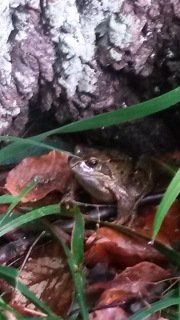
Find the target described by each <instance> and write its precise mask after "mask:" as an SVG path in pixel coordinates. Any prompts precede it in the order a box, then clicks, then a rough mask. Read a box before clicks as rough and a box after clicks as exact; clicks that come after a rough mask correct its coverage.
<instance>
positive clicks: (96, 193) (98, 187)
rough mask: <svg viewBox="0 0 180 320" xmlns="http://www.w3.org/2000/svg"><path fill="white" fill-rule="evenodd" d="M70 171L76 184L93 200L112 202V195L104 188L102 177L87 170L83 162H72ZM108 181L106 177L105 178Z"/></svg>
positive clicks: (89, 169) (93, 171)
mask: <svg viewBox="0 0 180 320" xmlns="http://www.w3.org/2000/svg"><path fill="white" fill-rule="evenodd" d="M71 169H72V171H73V172H74V174H75V178H76V179H77V181H78V183H79V184H80V185H81V186H82V187H83V188H84V189H85V190H86V191H87V192H88V193H89V194H90V195H91V196H93V197H94V198H95V199H97V200H99V201H102V202H114V200H115V199H114V195H113V194H112V192H111V191H110V190H109V189H108V188H107V187H106V181H105V179H104V175H103V174H102V173H101V172H97V171H95V170H94V169H93V168H89V167H88V166H87V165H86V164H85V162H84V161H82V160H81V161H77V159H76V161H73V164H72V163H71ZM107 179H108V177H107Z"/></svg>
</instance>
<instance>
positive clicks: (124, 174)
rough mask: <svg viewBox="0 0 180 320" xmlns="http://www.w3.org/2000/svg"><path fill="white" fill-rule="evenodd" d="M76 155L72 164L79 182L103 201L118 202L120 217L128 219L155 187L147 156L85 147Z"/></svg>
mask: <svg viewBox="0 0 180 320" xmlns="http://www.w3.org/2000/svg"><path fill="white" fill-rule="evenodd" d="M75 154H76V157H72V158H71V160H70V167H71V169H72V171H73V173H74V175H75V178H76V180H77V181H78V183H79V184H80V185H81V186H82V187H83V188H84V189H85V190H86V191H87V192H88V193H89V194H90V195H91V196H92V197H93V198H95V199H96V200H97V201H98V202H100V203H113V202H117V211H118V218H119V220H120V222H121V223H124V222H126V221H127V220H128V219H129V217H130V216H131V215H133V214H134V212H135V211H136V208H137V205H138V203H139V201H140V200H141V199H142V198H143V197H144V196H145V195H146V194H147V193H149V192H150V191H151V189H152V186H153V170H152V165H151V161H150V160H149V159H148V158H147V157H146V156H141V157H140V158H138V159H136V160H135V159H134V158H132V157H130V156H128V155H126V154H123V153H120V152H118V151H116V150H98V149H94V148H87V147H83V146H77V147H76V149H75ZM77 156H78V157H79V158H77Z"/></svg>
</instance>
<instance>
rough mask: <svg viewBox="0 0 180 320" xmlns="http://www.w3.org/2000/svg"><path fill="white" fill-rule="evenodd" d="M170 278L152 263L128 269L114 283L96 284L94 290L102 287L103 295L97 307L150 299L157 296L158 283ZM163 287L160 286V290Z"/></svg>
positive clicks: (166, 271)
mask: <svg viewBox="0 0 180 320" xmlns="http://www.w3.org/2000/svg"><path fill="white" fill-rule="evenodd" d="M169 277H170V272H169V271H168V270H165V269H163V268H161V267H159V266H157V265H156V264H154V263H151V262H147V261H145V262H141V263H139V264H136V265H135V266H133V267H128V268H126V269H125V270H124V271H123V272H121V273H120V274H119V275H118V276H116V277H115V278H114V279H113V280H112V281H109V282H104V284H103V283H102V284H100V283H99V284H98V283H97V284H94V285H92V286H91V290H92V289H95V288H96V290H97V289H99V288H98V286H99V287H100V286H101V289H102V288H103V285H104V289H105V291H104V292H103V293H102V295H101V297H100V299H99V302H98V304H97V307H101V306H107V305H111V304H112V303H118V304H119V303H122V302H123V303H125V302H127V301H129V300H130V299H132V298H137V299H138V298H139V299H142V298H146V299H147V298H150V299H151V300H152V299H154V298H155V297H156V296H157V286H158V284H157V282H158V281H161V280H164V279H167V278H169ZM162 288H163V286H162V285H161V284H160V287H159V289H160V290H162Z"/></svg>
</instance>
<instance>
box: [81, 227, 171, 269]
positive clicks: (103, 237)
mask: <svg viewBox="0 0 180 320" xmlns="http://www.w3.org/2000/svg"><path fill="white" fill-rule="evenodd" d="M90 241H92V242H91V243H90ZM87 245H88V247H89V248H88V249H87V251H86V253H85V263H86V264H87V265H88V266H93V265H95V264H97V263H98V262H104V263H106V264H108V265H115V266H120V267H126V266H132V265H134V264H136V263H138V262H140V261H143V260H149V261H156V262H157V261H158V262H159V261H163V260H164V259H165V258H164V256H163V255H161V254H160V253H159V252H158V251H157V250H155V249H154V248H153V247H152V246H150V245H148V244H147V243H146V241H144V240H135V239H133V238H130V237H128V236H126V235H124V234H121V233H120V232H117V231H115V230H113V229H110V228H106V227H103V228H99V229H98V230H97V231H96V233H94V235H93V236H91V238H89V239H88V241H87Z"/></svg>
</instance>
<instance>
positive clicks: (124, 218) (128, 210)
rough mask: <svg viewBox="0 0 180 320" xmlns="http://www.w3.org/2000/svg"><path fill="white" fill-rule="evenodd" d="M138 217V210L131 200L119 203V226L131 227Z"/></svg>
mask: <svg viewBox="0 0 180 320" xmlns="http://www.w3.org/2000/svg"><path fill="white" fill-rule="evenodd" d="M135 216H136V208H135V206H134V203H132V202H131V201H130V199H129V198H126V199H122V198H121V199H119V200H118V201H117V220H118V223H119V224H125V223H127V222H128V225H131V224H132V222H133V221H134V218H135Z"/></svg>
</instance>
